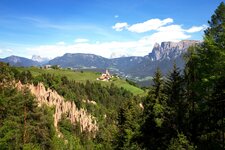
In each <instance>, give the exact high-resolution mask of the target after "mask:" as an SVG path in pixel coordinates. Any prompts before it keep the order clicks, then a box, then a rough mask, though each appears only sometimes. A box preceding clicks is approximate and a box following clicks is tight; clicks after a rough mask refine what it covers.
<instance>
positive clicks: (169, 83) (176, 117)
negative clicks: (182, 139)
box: [165, 64, 186, 132]
mask: <svg viewBox="0 0 225 150" xmlns="http://www.w3.org/2000/svg"><path fill="white" fill-rule="evenodd" d="M183 88H184V85H183V78H182V76H181V71H180V70H179V68H177V66H176V64H174V66H173V70H172V71H171V72H170V73H169V74H168V75H167V78H166V81H165V94H166V95H167V97H168V99H167V106H168V114H167V116H168V120H169V122H170V126H171V130H175V131H178V132H181V131H182V130H183V128H184V125H183V120H184V117H185V112H186V110H185V108H186V107H185V106H186V102H185V100H184V99H183V92H184V90H183Z"/></svg>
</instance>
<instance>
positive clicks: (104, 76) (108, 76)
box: [97, 70, 112, 81]
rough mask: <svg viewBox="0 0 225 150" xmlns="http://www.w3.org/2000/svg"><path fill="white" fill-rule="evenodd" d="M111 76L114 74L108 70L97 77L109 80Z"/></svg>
mask: <svg viewBox="0 0 225 150" xmlns="http://www.w3.org/2000/svg"><path fill="white" fill-rule="evenodd" d="M111 78H112V76H111V75H110V73H109V71H108V70H106V71H105V73H103V74H102V75H101V76H100V77H99V78H97V80H101V81H109V80H110V79H111Z"/></svg>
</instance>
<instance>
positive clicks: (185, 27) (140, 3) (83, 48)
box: [0, 0, 221, 58]
mask: <svg viewBox="0 0 225 150" xmlns="http://www.w3.org/2000/svg"><path fill="white" fill-rule="evenodd" d="M220 2H221V0H185V1H184V0H157V1H156V0H1V2H0V57H1V58H3V57H6V56H10V55H18V56H23V57H28V58H30V57H31V56H32V55H33V54H35V55H40V56H42V57H49V58H53V57H56V56H60V55H63V54H64V53H78V52H82V53H93V54H97V55H101V56H104V57H111V56H113V57H118V56H121V55H126V56H127V55H137V56H144V55H147V54H148V53H149V52H151V50H152V47H153V45H154V43H155V42H159V43H160V42H162V41H179V40H186V39H194V40H201V39H202V36H203V30H204V29H205V28H206V26H207V21H208V20H209V19H210V17H211V15H212V14H213V12H214V10H215V9H216V7H217V6H218V5H219V3H220Z"/></svg>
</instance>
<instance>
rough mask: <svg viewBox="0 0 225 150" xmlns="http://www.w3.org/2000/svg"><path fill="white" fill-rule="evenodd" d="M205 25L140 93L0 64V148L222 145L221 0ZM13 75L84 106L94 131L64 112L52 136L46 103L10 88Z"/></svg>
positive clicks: (224, 59)
mask: <svg viewBox="0 0 225 150" xmlns="http://www.w3.org/2000/svg"><path fill="white" fill-rule="evenodd" d="M208 23H209V27H208V28H207V29H206V30H205V34H204V41H203V42H202V43H201V44H199V45H195V46H192V47H190V48H189V50H188V52H187V54H186V55H185V57H184V59H185V61H186V65H185V69H184V70H180V69H179V68H178V67H177V66H176V64H174V67H173V69H172V70H171V71H170V72H168V74H167V76H166V77H163V76H162V74H161V72H160V69H157V70H156V72H155V75H154V78H153V84H152V86H151V87H149V93H148V96H146V97H144V98H140V97H135V96H134V95H133V94H132V93H130V92H128V91H126V90H125V89H123V88H118V87H116V86H115V85H114V84H113V83H112V84H111V86H106V87H103V86H102V85H101V84H99V83H92V82H90V81H87V82H86V83H85V84H84V83H78V82H75V81H70V80H68V79H67V77H60V76H55V75H50V74H42V75H38V76H35V77H34V76H33V75H32V74H31V73H30V72H29V71H23V72H20V71H18V70H17V69H16V68H13V67H10V66H9V65H7V64H4V63H0V149H129V150H130V149H135V150H137V149H151V150H154V149H169V150H174V149H204V150H205V149H225V4H224V3H223V2H222V3H221V4H220V5H219V6H218V8H217V9H216V10H215V13H214V14H213V15H212V17H211V20H210V21H209V22H208ZM19 80H20V81H21V82H22V83H23V84H26V83H34V84H37V83H38V82H43V83H44V84H45V86H46V87H49V88H51V89H54V90H56V91H57V92H58V93H59V94H60V95H62V96H63V97H65V99H66V100H70V101H71V100H72V101H74V102H75V104H76V105H77V107H78V108H85V109H87V111H88V112H89V113H91V114H92V115H93V116H95V117H96V118H97V122H98V126H99V131H98V132H97V133H96V137H95V138H93V137H91V136H90V135H88V133H81V132H80V129H79V126H77V125H72V124H71V123H70V122H69V121H68V120H67V119H66V117H64V118H63V119H62V120H61V122H60V123H59V129H60V131H61V132H62V133H63V135H64V137H63V138H58V137H57V135H56V131H55V128H54V126H53V117H52V114H53V112H54V108H48V107H47V106H44V107H37V102H36V101H35V98H34V97H33V96H32V95H31V94H30V93H29V91H28V90H27V91H23V92H21V91H17V90H16V89H15V88H14V87H13V85H10V83H12V82H11V81H19ZM83 99H90V100H94V101H96V103H97V105H90V104H87V103H83V102H82V100H83ZM141 105H143V107H142V106H141ZM105 115H106V116H107V117H105ZM65 140H67V143H65Z"/></svg>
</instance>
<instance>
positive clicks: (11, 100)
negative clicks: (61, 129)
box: [0, 87, 55, 149]
mask: <svg viewBox="0 0 225 150" xmlns="http://www.w3.org/2000/svg"><path fill="white" fill-rule="evenodd" d="M51 116H52V112H51V111H50V110H49V109H48V108H47V107H41V108H39V107H37V104H36V102H35V101H34V98H33V97H32V96H31V95H30V94H29V92H28V91H23V92H18V91H17V90H16V89H13V88H11V87H7V88H6V87H1V88H0V147H1V148H3V149H8V148H9V149H14V148H15V149H21V148H23V149H29V148H30V149H50V148H51V147H52V140H51V138H52V136H53V135H54V134H55V133H54V132H55V131H54V127H53V118H52V117H51Z"/></svg>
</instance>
